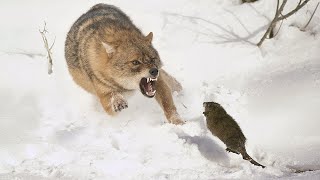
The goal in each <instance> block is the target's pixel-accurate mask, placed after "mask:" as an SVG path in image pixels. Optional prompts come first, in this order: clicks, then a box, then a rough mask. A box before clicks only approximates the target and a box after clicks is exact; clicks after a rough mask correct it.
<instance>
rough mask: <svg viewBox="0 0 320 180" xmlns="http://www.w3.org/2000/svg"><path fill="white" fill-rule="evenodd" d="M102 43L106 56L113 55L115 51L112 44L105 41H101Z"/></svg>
mask: <svg viewBox="0 0 320 180" xmlns="http://www.w3.org/2000/svg"><path fill="white" fill-rule="evenodd" d="M102 45H103V47H104V48H105V49H106V52H107V54H108V56H109V57H111V56H112V55H113V53H114V52H115V49H114V47H113V46H112V45H110V44H109V43H105V42H102Z"/></svg>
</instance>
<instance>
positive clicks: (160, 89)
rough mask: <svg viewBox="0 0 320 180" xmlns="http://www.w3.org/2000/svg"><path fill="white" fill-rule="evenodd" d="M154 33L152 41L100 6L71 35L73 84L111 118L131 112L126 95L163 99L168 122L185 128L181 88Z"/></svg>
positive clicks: (111, 8)
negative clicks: (178, 99) (175, 95)
mask: <svg viewBox="0 0 320 180" xmlns="http://www.w3.org/2000/svg"><path fill="white" fill-rule="evenodd" d="M152 38H153V33H152V32H150V33H149V34H148V35H147V36H145V35H143V34H142V32H141V31H140V30H139V29H138V28H137V27H136V26H135V25H134V24H133V23H132V21H131V20H130V18H129V17H128V16H127V15H126V14H125V13H124V12H122V11H121V10H120V9H118V8H117V7H115V6H112V5H107V4H97V5H95V6H93V7H92V8H91V9H90V10H89V11H87V12H86V13H85V14H83V15H82V16H80V17H79V18H78V20H77V21H76V22H75V23H74V24H73V26H72V27H71V29H70V31H69V32H68V35H67V39H66V42H65V58H66V61H67V64H68V69H69V72H70V74H71V75H72V77H73V80H74V81H75V82H76V83H77V84H78V85H79V86H81V87H82V88H83V89H85V90H86V91H88V92H90V93H92V94H94V95H96V96H97V97H98V98H99V99H100V102H101V104H102V106H103V108H104V110H105V111H106V112H107V113H108V114H109V115H115V114H117V113H118V112H120V111H121V110H123V109H125V108H127V107H128V103H127V100H126V99H125V98H124V94H126V93H128V92H132V91H135V90H140V91H141V93H142V94H143V95H145V96H146V97H148V98H153V97H155V99H156V100H157V102H158V103H159V105H160V106H161V108H162V109H163V111H164V114H165V116H166V118H167V120H168V121H169V122H170V123H173V124H183V123H184V122H183V121H182V120H181V118H180V116H179V115H178V113H177V110H176V107H175V105H174V102H173V99H172V91H179V90H181V89H182V88H181V85H180V83H179V82H178V81H177V80H176V79H175V78H173V77H172V76H170V75H169V74H168V73H166V72H165V71H164V70H163V69H162V62H161V60H160V56H159V54H158V52H157V50H156V49H155V48H154V47H153V45H152Z"/></svg>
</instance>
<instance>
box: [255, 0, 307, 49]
mask: <svg viewBox="0 0 320 180" xmlns="http://www.w3.org/2000/svg"><path fill="white" fill-rule="evenodd" d="M309 1H310V0H304V1H302V0H299V3H298V5H297V6H296V8H294V9H293V10H291V11H290V12H288V13H287V14H285V15H283V14H282V11H283V9H284V6H285V5H286V3H287V0H283V1H282V4H281V6H280V7H279V0H277V11H276V14H275V16H274V18H273V20H272V21H271V23H270V25H269V27H268V29H267V31H266V32H265V34H264V35H263V36H262V38H261V40H260V41H259V42H258V44H257V45H258V46H261V44H262V43H263V41H264V40H265V39H266V38H267V36H268V35H270V33H272V31H273V29H274V27H275V26H276V24H277V22H278V21H282V20H284V19H286V18H288V17H290V16H291V15H293V14H295V13H296V12H297V11H299V10H300V9H301V8H302V7H303V6H305V5H306V4H307V3H308V2H309ZM278 7H279V8H278ZM271 38H272V37H271Z"/></svg>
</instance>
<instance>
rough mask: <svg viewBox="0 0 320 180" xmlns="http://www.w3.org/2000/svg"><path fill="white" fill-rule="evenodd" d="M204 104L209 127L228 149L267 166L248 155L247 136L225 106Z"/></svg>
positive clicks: (212, 103) (257, 164) (210, 103)
mask: <svg viewBox="0 0 320 180" xmlns="http://www.w3.org/2000/svg"><path fill="white" fill-rule="evenodd" d="M203 106H204V108H205V111H204V112H203V114H204V115H205V117H206V119H207V127H208V129H209V130H210V131H211V133H212V134H213V135H215V136H217V137H218V138H219V139H220V140H221V141H222V142H223V143H224V144H225V145H226V146H227V149H226V150H227V151H228V152H233V153H236V154H239V153H240V154H241V155H242V158H243V159H245V160H248V161H250V162H251V163H252V164H254V165H256V166H261V167H263V168H265V166H263V165H261V164H259V163H258V162H256V161H255V160H253V159H252V158H251V157H250V156H249V155H248V153H247V151H246V147H245V143H246V137H245V136H244V134H243V133H242V131H241V128H240V126H239V125H238V123H237V122H236V121H235V120H234V119H233V118H232V117H231V116H230V115H229V114H228V113H227V112H226V111H225V110H224V108H223V107H222V106H221V105H220V104H218V103H215V102H204V103H203Z"/></svg>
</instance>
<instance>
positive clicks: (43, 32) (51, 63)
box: [39, 22, 56, 74]
mask: <svg viewBox="0 0 320 180" xmlns="http://www.w3.org/2000/svg"><path fill="white" fill-rule="evenodd" d="M46 27H47V23H46V22H44V27H43V30H40V29H39V32H40V34H41V36H42V40H43V43H44V47H45V49H46V50H47V59H48V61H49V62H48V74H51V73H52V72H53V71H52V66H53V61H52V51H51V50H52V48H53V45H54V43H55V42H56V38H54V40H53V43H52V45H51V46H49V43H48V39H47V37H46V34H47V33H48V31H47V29H46Z"/></svg>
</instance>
